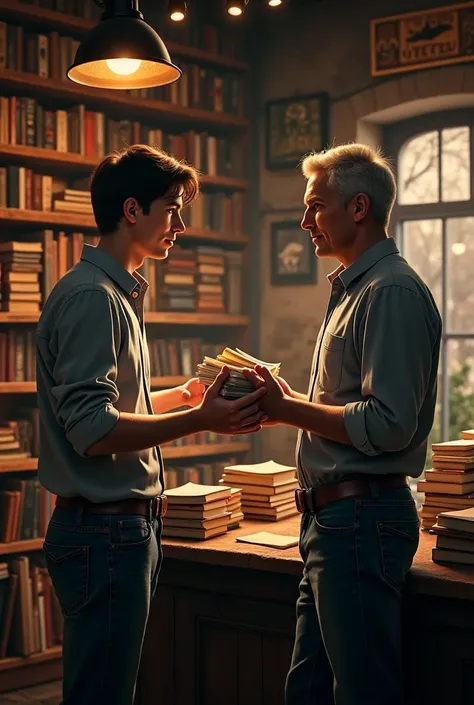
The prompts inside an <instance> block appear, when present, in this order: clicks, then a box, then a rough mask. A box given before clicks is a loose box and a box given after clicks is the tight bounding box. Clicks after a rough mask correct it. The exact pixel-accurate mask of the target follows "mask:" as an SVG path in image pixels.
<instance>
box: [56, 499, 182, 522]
mask: <svg viewBox="0 0 474 705" xmlns="http://www.w3.org/2000/svg"><path fill="white" fill-rule="evenodd" d="M56 506H57V507H62V508H63V509H77V508H79V507H81V508H82V509H83V510H84V511H85V512H87V513H88V514H143V515H145V516H147V517H150V518H155V517H164V516H165V514H166V509H167V507H168V497H167V496H166V495H164V494H162V495H159V496H158V497H152V499H123V500H121V501H120V502H101V503H100V504H98V503H96V502H91V501H90V500H88V499H85V498H84V497H56Z"/></svg>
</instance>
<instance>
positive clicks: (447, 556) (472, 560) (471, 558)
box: [431, 548, 474, 565]
mask: <svg viewBox="0 0 474 705" xmlns="http://www.w3.org/2000/svg"><path fill="white" fill-rule="evenodd" d="M431 555H432V558H433V561H434V562H435V563H437V562H438V561H439V562H440V563H460V564H462V565H473V564H474V553H467V552H466V551H452V550H446V549H441V548H433V549H432V554H431Z"/></svg>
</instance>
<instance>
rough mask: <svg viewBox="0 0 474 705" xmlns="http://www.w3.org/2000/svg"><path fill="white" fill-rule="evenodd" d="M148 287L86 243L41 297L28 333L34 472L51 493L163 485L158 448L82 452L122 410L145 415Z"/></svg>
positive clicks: (118, 491)
mask: <svg viewBox="0 0 474 705" xmlns="http://www.w3.org/2000/svg"><path fill="white" fill-rule="evenodd" d="M147 288H148V284H147V282H146V280H145V279H143V277H141V276H140V274H138V272H135V273H134V275H132V274H130V273H129V272H127V270H125V269H124V268H123V267H122V266H121V265H120V264H119V263H118V262H117V261H116V260H114V259H113V258H112V257H110V256H109V255H107V254H106V253H105V252H102V251H101V250H99V249H97V248H95V247H91V246H90V245H85V246H84V250H83V254H82V258H81V261H80V262H79V263H78V264H76V265H75V266H74V267H73V268H72V269H71V270H70V271H69V272H68V273H67V274H66V275H65V276H64V277H63V278H62V279H61V280H60V281H59V282H58V284H57V285H56V287H55V288H54V289H53V291H52V293H51V295H50V296H49V298H48V300H47V301H46V304H45V306H44V309H43V312H42V314H41V317H40V320H39V323H38V326H37V331H36V352H37V383H38V406H39V410H40V419H41V430H40V458H39V479H40V481H41V483H42V485H44V487H46V489H48V490H50V491H51V492H53V493H54V494H56V495H60V496H63V497H72V496H82V497H86V498H87V499H90V500H92V501H93V502H106V501H115V500H122V499H128V498H132V497H153V496H156V495H158V494H161V492H162V489H163V463H162V459H161V453H160V450H159V448H154V447H153V448H148V449H146V450H142V451H137V452H133V453H116V454H114V455H107V456H90V457H89V456H87V454H86V451H87V449H88V448H90V446H92V445H93V444H94V443H96V442H97V441H98V440H99V439H100V438H102V437H103V436H105V435H106V434H107V433H108V432H109V431H110V430H111V429H112V428H113V427H114V426H115V424H116V423H117V421H118V419H119V416H120V412H121V411H125V412H130V413H134V414H151V413H153V408H152V403H151V398H150V363H149V355H148V346H147V342H146V335H145V327H144V320H143V299H144V295H145V293H146V290H147Z"/></svg>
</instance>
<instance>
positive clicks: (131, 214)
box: [123, 198, 139, 224]
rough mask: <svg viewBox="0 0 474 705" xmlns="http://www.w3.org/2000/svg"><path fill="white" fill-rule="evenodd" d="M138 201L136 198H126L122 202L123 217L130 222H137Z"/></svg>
mask: <svg viewBox="0 0 474 705" xmlns="http://www.w3.org/2000/svg"><path fill="white" fill-rule="evenodd" d="M138 207H139V206H138V202H137V199H136V198H127V200H126V201H124V204H123V215H124V218H125V219H126V220H127V221H128V222H129V223H131V224H134V223H136V222H137V214H138Z"/></svg>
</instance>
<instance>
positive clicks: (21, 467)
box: [0, 458, 38, 473]
mask: <svg viewBox="0 0 474 705" xmlns="http://www.w3.org/2000/svg"><path fill="white" fill-rule="evenodd" d="M37 469H38V458H27V459H26V460H8V461H6V460H2V459H1V458H0V473H5V472H35V471H36V470H37Z"/></svg>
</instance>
